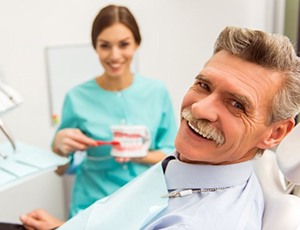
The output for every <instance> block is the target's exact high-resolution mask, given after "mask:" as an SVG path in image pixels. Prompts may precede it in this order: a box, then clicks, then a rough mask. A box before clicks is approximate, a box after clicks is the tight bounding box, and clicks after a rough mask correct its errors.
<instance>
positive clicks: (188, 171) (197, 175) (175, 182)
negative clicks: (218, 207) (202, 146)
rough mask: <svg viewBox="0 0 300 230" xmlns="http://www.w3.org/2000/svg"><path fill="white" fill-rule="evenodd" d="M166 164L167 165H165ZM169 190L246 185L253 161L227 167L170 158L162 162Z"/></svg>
mask: <svg viewBox="0 0 300 230" xmlns="http://www.w3.org/2000/svg"><path fill="white" fill-rule="evenodd" d="M166 162H167V163H166ZM163 166H165V167H166V168H165V178H166V183H167V187H168V189H169V190H173V189H197V188H198V189H199V188H224V187H232V186H236V185H240V184H243V183H246V181H247V180H248V179H249V177H250V175H251V174H252V172H253V161H252V160H251V161H245V162H242V163H236V164H228V165H204V164H203V165H201V164H188V163H184V162H182V161H180V160H179V159H177V158H175V157H174V156H170V157H168V158H166V159H165V160H164V161H163Z"/></svg>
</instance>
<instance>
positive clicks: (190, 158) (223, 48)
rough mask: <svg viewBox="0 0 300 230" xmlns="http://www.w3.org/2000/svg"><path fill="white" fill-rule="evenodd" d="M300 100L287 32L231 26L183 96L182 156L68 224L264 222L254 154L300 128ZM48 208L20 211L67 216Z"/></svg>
mask: <svg viewBox="0 0 300 230" xmlns="http://www.w3.org/2000/svg"><path fill="white" fill-rule="evenodd" d="M299 110H300V63H299V59H298V57H297V56H296V54H295V51H294V49H293V46H292V44H291V43H290V41H289V40H288V38H286V37H284V36H281V35H270V34H267V33H264V32H262V31H257V30H250V29H244V28H236V27H226V28H225V29H224V30H223V31H222V32H221V33H220V35H219V37H218V39H217V41H216V43H215V48H214V53H213V55H212V57H211V58H210V59H209V60H208V61H207V63H206V64H205V66H204V67H203V69H202V70H201V71H200V73H199V74H198V75H197V76H196V79H195V82H194V84H193V85H192V86H191V88H190V89H189V91H188V92H187V94H186V95H185V97H184V99H183V102H182V108H181V115H182V119H181V124H180V128H179V131H178V134H177V137H176V141H175V145H176V150H177V151H176V153H175V154H174V156H169V157H168V158H166V159H165V160H164V161H162V163H159V164H157V165H155V166H153V167H152V168H151V169H150V170H149V171H147V172H146V173H144V174H143V175H142V176H140V177H138V178H137V179H136V180H134V181H132V182H131V183H130V184H128V185H127V186H125V187H123V188H122V189H120V190H119V191H117V192H116V193H115V194H113V195H111V196H110V197H109V198H108V199H106V200H100V201H98V202H96V203H94V204H93V205H92V206H90V207H89V208H88V209H86V210H85V211H83V212H82V213H79V214H78V215H77V216H75V217H74V218H73V219H71V220H69V221H67V222H66V223H65V224H63V225H62V226H61V228H60V229H130V230H133V229H147V230H150V229H214V230H215V229H238V230H240V229H251V230H254V229H261V226H262V216H263V211H264V204H263V203H264V202H263V195H262V192H261V188H260V184H259V182H258V180H257V178H256V176H255V174H254V172H253V168H252V163H253V158H254V157H255V156H256V155H257V154H260V153H262V151H263V150H264V149H267V148H272V147H274V146H276V145H277V144H278V143H279V142H280V141H281V140H282V139H283V138H284V137H285V136H286V135H287V134H288V133H289V132H290V131H291V130H292V128H293V127H294V123H295V121H294V117H295V115H296V114H297V113H299ZM44 214H45V213H44V212H43V211H41V210H38V211H33V212H32V213H29V214H27V215H24V216H22V217H21V221H22V222H23V223H24V224H25V225H26V226H28V227H30V226H31V227H34V228H36V229H45V228H50V227H55V226H56V225H60V222H55V221H54V222H53V219H52V220H51V221H48V218H44ZM45 215H46V214H45Z"/></svg>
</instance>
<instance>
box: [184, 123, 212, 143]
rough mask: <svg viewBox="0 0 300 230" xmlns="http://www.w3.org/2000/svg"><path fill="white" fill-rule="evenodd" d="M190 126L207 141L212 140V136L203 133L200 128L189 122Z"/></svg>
mask: <svg viewBox="0 0 300 230" xmlns="http://www.w3.org/2000/svg"><path fill="white" fill-rule="evenodd" d="M188 124H189V126H190V127H191V128H192V129H193V130H194V131H195V132H196V133H198V134H200V135H201V136H202V137H205V138H206V139H209V140H211V139H212V138H211V135H209V134H208V133H203V132H202V131H200V130H199V129H198V128H196V127H194V126H193V125H192V124H191V123H190V122H188Z"/></svg>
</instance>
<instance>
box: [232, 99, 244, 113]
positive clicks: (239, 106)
mask: <svg viewBox="0 0 300 230" xmlns="http://www.w3.org/2000/svg"><path fill="white" fill-rule="evenodd" d="M231 104H232V106H233V107H235V108H237V109H239V110H243V111H245V107H244V105H243V104H241V103H240V102H238V101H232V102H231Z"/></svg>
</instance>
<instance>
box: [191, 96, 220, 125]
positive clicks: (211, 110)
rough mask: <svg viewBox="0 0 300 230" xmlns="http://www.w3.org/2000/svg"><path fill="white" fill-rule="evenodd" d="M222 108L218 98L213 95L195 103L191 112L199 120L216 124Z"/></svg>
mask: <svg viewBox="0 0 300 230" xmlns="http://www.w3.org/2000/svg"><path fill="white" fill-rule="evenodd" d="M220 106H221V105H220V103H219V101H218V98H217V97H216V96H215V95H213V94H211V95H208V96H206V97H204V98H201V99H199V100H198V101H197V102H195V103H193V104H192V106H191V111H192V114H193V116H194V117H195V118H197V119H205V120H208V121H210V122H215V121H216V120H217V119H218V114H219V111H220Z"/></svg>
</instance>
